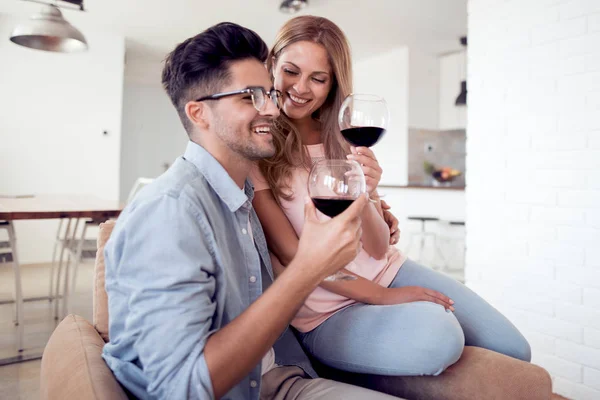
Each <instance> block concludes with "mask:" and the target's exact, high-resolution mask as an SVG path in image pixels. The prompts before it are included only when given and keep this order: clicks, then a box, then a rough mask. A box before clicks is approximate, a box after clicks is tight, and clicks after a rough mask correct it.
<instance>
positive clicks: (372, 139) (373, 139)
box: [342, 126, 385, 147]
mask: <svg viewBox="0 0 600 400" xmlns="http://www.w3.org/2000/svg"><path fill="white" fill-rule="evenodd" d="M384 133H385V129H383V128H376V127H374V126H362V127H358V128H349V129H343V130H342V136H344V138H345V139H346V140H347V141H348V142H350V143H352V144H353V145H354V146H365V147H371V146H373V145H374V144H375V143H377V142H378V141H379V139H381V137H382V136H383V134H384Z"/></svg>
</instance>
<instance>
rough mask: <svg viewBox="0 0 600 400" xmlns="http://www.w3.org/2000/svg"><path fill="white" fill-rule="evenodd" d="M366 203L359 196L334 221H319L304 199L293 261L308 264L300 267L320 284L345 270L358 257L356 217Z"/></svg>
mask: <svg viewBox="0 0 600 400" xmlns="http://www.w3.org/2000/svg"><path fill="white" fill-rule="evenodd" d="M368 202H369V200H368V199H367V196H366V195H362V196H360V197H359V198H358V199H356V200H354V201H353V202H352V204H351V205H350V207H348V209H346V211H344V212H343V213H341V214H340V215H338V216H337V217H334V218H332V219H330V220H327V221H320V220H319V219H318V218H317V210H316V209H315V206H314V204H313V202H312V201H311V200H310V199H307V201H306V205H305V206H304V227H303V228H302V235H301V236H300V242H299V243H298V251H297V253H296V257H294V259H295V260H303V261H304V260H309V261H310V262H303V263H302V265H304V268H306V267H307V266H309V267H310V268H312V269H313V271H311V272H312V273H314V274H316V275H317V276H318V277H320V281H322V280H323V279H325V278H326V277H327V276H329V275H332V274H334V273H335V272H337V271H338V270H339V269H341V268H343V267H345V266H346V265H347V264H348V263H349V262H350V261H352V260H354V259H355V258H356V256H357V255H358V251H359V249H360V247H359V244H360V237H361V235H362V229H361V219H360V215H361V213H362V211H363V208H364V207H365V206H366V205H367V204H368ZM307 272H308V271H307Z"/></svg>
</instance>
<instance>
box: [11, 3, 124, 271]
mask: <svg viewBox="0 0 600 400" xmlns="http://www.w3.org/2000/svg"><path fill="white" fill-rule="evenodd" d="M16 23H17V20H14V19H11V18H9V17H7V16H5V15H0V37H1V38H2V40H0V60H1V63H0V65H1V67H0V68H1V69H0V113H1V116H0V143H2V144H1V145H0V171H2V172H1V173H0V194H4V195H15V194H44V193H47V194H68V193H77V194H91V195H95V196H98V197H102V198H106V199H109V200H110V199H117V198H118V190H119V152H120V140H121V101H122V88H123V56H124V39H123V37H121V36H118V35H115V34H112V33H106V32H97V31H94V30H93V29H89V28H87V29H86V27H85V26H78V28H79V29H80V30H81V31H82V32H83V33H84V34H85V36H86V38H87V39H88V42H89V46H90V49H89V51H88V52H86V53H81V54H56V53H49V52H42V51H36V50H31V49H27V48H24V47H20V46H17V45H15V44H13V43H12V42H10V41H9V40H8V37H9V35H10V32H11V31H12V29H13V27H14V25H15V24H16ZM103 131H107V132H108V134H107V135H104V134H103ZM56 227H57V222H56V221H35V222H33V221H25V222H18V223H17V224H16V231H17V237H18V240H19V244H18V251H19V255H20V258H21V262H23V263H33V262H45V261H49V260H50V258H51V256H52V245H53V235H54V234H55V229H56Z"/></svg>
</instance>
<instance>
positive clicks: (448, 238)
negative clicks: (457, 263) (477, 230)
mask: <svg viewBox="0 0 600 400" xmlns="http://www.w3.org/2000/svg"><path fill="white" fill-rule="evenodd" d="M445 222H446V223H447V224H448V226H449V227H450V228H460V227H462V228H464V227H465V221H458V220H448V221H445ZM442 240H443V241H445V242H447V243H452V242H454V244H455V245H456V244H457V242H460V241H462V248H461V250H462V251H461V253H462V261H463V268H464V262H465V254H466V244H465V238H464V237H463V238H456V237H455V236H448V235H446V236H444V237H443V238H442ZM453 255H454V254H450V256H449V257H448V259H447V262H448V264H449V263H450V261H451V260H452V259H453Z"/></svg>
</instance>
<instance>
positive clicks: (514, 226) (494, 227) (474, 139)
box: [466, 0, 600, 400]
mask: <svg viewBox="0 0 600 400" xmlns="http://www.w3.org/2000/svg"><path fill="white" fill-rule="evenodd" d="M468 11H469V54H468V57H469V60H468V76H469V78H468V79H469V99H468V102H469V105H468V107H469V113H468V125H467V171H468V174H469V176H468V182H469V186H468V187H467V249H468V252H467V270H466V274H467V282H468V284H469V285H470V286H471V287H473V288H474V289H476V290H477V291H478V292H479V293H480V294H482V295H483V296H484V297H486V298H487V299H489V300H490V301H491V302H492V303H493V304H494V305H496V306H497V307H498V308H499V309H500V310H501V311H503V312H504V313H505V314H506V315H507V316H508V317H509V318H510V319H511V320H512V321H514V322H515V323H516V325H517V326H518V327H519V328H520V329H521V330H522V331H523V332H524V333H525V335H526V336H527V338H528V339H529V341H530V343H531V345H532V348H533V361H534V362H535V363H538V364H540V365H542V366H543V367H545V368H547V369H548V370H549V372H550V373H551V375H552V376H553V379H554V391H555V392H557V393H559V394H562V395H564V396H566V397H569V398H574V399H590V400H591V399H600V250H599V248H600V247H599V244H600V179H599V176H600V175H599V174H598V170H599V169H600V2H599V1H597V0H587V1H569V2H557V1H549V0H548V1H546V0H544V1H542V0H537V1H534V0H527V1H512V2H507V1H504V0H502V1H500V0H470V1H469V10H468Z"/></svg>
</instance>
